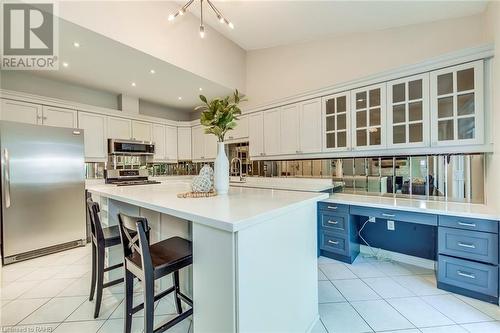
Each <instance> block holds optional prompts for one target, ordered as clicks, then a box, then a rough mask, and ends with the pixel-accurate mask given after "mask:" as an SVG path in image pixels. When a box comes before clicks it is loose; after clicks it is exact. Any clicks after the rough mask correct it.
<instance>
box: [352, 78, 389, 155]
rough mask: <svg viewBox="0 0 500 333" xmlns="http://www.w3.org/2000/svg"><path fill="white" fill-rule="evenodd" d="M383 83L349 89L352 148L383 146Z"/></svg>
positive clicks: (384, 120) (384, 113)
mask: <svg viewBox="0 0 500 333" xmlns="http://www.w3.org/2000/svg"><path fill="white" fill-rule="evenodd" d="M385 87H386V85H385V83H384V84H379V85H374V86H370V87H365V88H362V89H357V90H353V91H351V103H352V109H353V111H352V119H353V132H352V135H353V148H354V149H359V150H361V149H372V148H375V149H376V148H383V147H385V125H386V119H385V115H386V112H385V98H386V94H385Z"/></svg>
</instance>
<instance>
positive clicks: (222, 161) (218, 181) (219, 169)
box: [214, 142, 229, 194]
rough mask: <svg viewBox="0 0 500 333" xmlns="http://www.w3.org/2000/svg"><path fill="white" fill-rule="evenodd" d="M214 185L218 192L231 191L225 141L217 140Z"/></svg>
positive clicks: (225, 192)
mask: <svg viewBox="0 0 500 333" xmlns="http://www.w3.org/2000/svg"><path fill="white" fill-rule="evenodd" d="M214 168H215V170H214V178H215V179H214V182H215V184H214V186H215V191H217V194H227V192H228V191H229V160H228V159H227V156H226V151H225V149H224V142H217V158H216V159H215V165H214Z"/></svg>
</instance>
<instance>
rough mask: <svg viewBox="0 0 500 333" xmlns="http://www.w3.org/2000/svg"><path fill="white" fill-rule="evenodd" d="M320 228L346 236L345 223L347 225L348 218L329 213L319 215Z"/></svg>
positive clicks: (346, 227)
mask: <svg viewBox="0 0 500 333" xmlns="http://www.w3.org/2000/svg"><path fill="white" fill-rule="evenodd" d="M320 222H321V228H322V229H324V230H330V231H335V232H339V233H342V234H347V229H348V226H347V223H349V216H348V215H344V214H334V213H329V212H326V213H324V212H321V213H320Z"/></svg>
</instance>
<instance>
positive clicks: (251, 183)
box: [230, 177, 339, 192]
mask: <svg viewBox="0 0 500 333" xmlns="http://www.w3.org/2000/svg"><path fill="white" fill-rule="evenodd" d="M233 179H239V177H231V183H230V185H231V186H235V187H248V188H263V189H271V190H286V191H304V192H325V191H329V190H331V189H332V188H334V187H335V186H339V185H338V184H333V183H332V180H331V179H314V178H280V177H247V178H246V179H245V181H244V182H238V181H233Z"/></svg>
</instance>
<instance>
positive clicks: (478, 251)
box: [438, 227, 498, 265]
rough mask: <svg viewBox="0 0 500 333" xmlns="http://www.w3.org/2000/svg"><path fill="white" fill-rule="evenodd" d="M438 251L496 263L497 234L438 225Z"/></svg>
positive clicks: (458, 256) (453, 255)
mask: <svg viewBox="0 0 500 333" xmlns="http://www.w3.org/2000/svg"><path fill="white" fill-rule="evenodd" d="M438 247H439V253H440V254H445V255H448V256H452V257H457V258H463V259H469V260H475V261H480V262H484V263H489V264H493V265H497V264H498V235H496V234H490V233H486V232H478V231H469V230H460V229H453V228H446V227H439V231H438Z"/></svg>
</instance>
